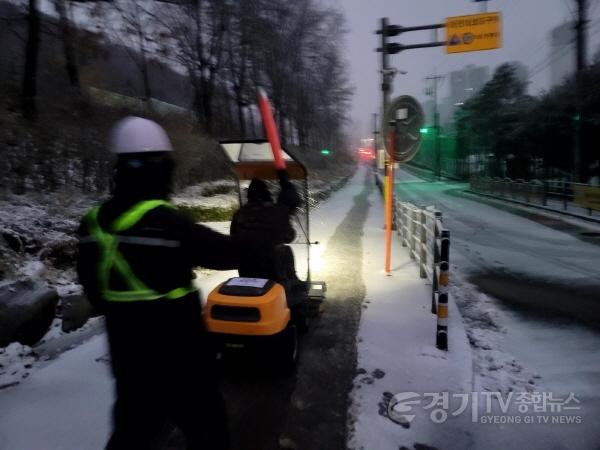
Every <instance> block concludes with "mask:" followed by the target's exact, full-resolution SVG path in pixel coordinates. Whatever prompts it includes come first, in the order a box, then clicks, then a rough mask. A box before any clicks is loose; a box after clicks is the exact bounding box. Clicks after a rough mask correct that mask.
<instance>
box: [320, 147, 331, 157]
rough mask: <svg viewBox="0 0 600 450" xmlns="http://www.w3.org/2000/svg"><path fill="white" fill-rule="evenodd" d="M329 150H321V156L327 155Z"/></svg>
mask: <svg viewBox="0 0 600 450" xmlns="http://www.w3.org/2000/svg"><path fill="white" fill-rule="evenodd" d="M329 153H330V152H329V149H328V148H324V149H323V150H321V155H329Z"/></svg>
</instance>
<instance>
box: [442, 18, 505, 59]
mask: <svg viewBox="0 0 600 450" xmlns="http://www.w3.org/2000/svg"><path fill="white" fill-rule="evenodd" d="M501 31H502V26H501V16H500V13H499V12H490V13H483V14H471V15H469V16H455V17H448V18H446V51H447V52H448V53H461V52H474V51H477V50H492V49H494V48H500V47H502V40H501V38H502V36H501Z"/></svg>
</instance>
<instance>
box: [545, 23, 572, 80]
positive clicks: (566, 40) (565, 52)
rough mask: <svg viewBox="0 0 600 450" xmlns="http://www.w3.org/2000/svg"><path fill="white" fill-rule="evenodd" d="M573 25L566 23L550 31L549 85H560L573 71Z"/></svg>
mask: <svg viewBox="0 0 600 450" xmlns="http://www.w3.org/2000/svg"><path fill="white" fill-rule="evenodd" d="M574 27H575V25H574V23H573V22H567V23H564V24H562V25H559V26H557V27H556V28H553V29H552V31H550V84H551V86H556V85H558V84H561V83H562V82H563V81H564V79H565V78H567V77H568V76H569V75H571V74H572V73H573V71H574V69H575V45H573V43H574V41H575V28H574Z"/></svg>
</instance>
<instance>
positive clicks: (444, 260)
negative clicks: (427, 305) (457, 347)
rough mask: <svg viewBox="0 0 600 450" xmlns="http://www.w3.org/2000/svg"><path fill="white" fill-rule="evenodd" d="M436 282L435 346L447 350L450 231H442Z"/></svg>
mask: <svg viewBox="0 0 600 450" xmlns="http://www.w3.org/2000/svg"><path fill="white" fill-rule="evenodd" d="M440 241H441V249H440V266H439V267H440V272H439V280H438V302H437V332H436V340H435V345H436V347H437V348H439V349H440V350H448V279H449V272H450V231H449V230H442V236H441V239H440Z"/></svg>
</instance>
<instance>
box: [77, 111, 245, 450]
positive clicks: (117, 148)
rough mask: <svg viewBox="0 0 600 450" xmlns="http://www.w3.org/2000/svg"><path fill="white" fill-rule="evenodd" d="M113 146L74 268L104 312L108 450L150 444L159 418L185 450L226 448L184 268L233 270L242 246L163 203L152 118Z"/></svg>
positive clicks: (219, 403)
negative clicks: (110, 171) (112, 167)
mask: <svg viewBox="0 0 600 450" xmlns="http://www.w3.org/2000/svg"><path fill="white" fill-rule="evenodd" d="M111 147H112V151H113V152H114V153H115V154H116V156H117V162H116V171H115V180H114V181H115V184H114V192H113V195H112V197H111V198H110V199H109V200H108V201H107V202H105V203H103V204H102V205H100V206H98V207H96V208H93V209H92V210H90V211H89V212H88V213H87V214H86V216H85V217H84V219H83V220H82V222H81V226H80V228H79V237H80V245H79V256H78V264H77V272H78V275H79V279H80V281H81V284H82V285H83V287H84V290H85V293H86V294H87V296H88V298H89V299H90V301H91V302H92V303H93V304H94V305H95V306H96V308H98V309H99V310H100V311H102V312H103V313H104V314H105V316H106V329H107V333H108V340H109V345H110V352H111V360H112V370H113V373H114V376H115V380H116V397H117V398H116V402H115V405H114V411H113V422H114V430H113V434H112V436H111V438H110V440H109V442H108V444H107V449H110V450H114V449H127V450H135V449H140V450H141V449H144V450H146V449H151V448H154V447H153V445H155V442H156V440H157V439H158V438H159V433H160V431H161V430H163V429H164V424H165V423H166V421H167V420H168V421H169V422H170V423H175V424H176V425H177V426H178V427H179V428H180V429H181V431H182V432H183V434H184V435H185V437H186V441H187V448H188V449H199V448H203V449H209V448H210V449H213V450H216V449H226V448H228V434H227V426H226V416H225V409H224V405H223V399H222V397H221V394H220V391H219V388H218V379H217V376H216V370H215V362H216V361H215V355H214V354H213V353H212V352H211V350H210V346H209V345H208V342H207V336H206V334H205V331H204V327H203V323H202V318H201V303H200V298H199V294H198V292H197V291H196V289H195V288H194V287H193V285H192V278H193V272H192V269H193V267H195V266H203V267H208V268H214V269H235V268H238V266H239V261H240V258H241V255H240V252H241V249H242V248H243V247H244V246H243V245H241V244H240V243H239V242H236V241H234V239H235V238H231V237H229V236H225V235H222V234H220V233H217V232H215V231H212V230H210V229H208V228H206V227H204V226H201V225H197V224H195V223H194V222H193V221H192V220H191V219H190V218H188V217H186V216H185V215H183V214H181V213H180V212H178V211H177V210H176V209H174V208H173V206H172V205H171V204H170V203H169V202H168V196H169V193H170V192H171V186H172V180H173V169H174V162H173V158H172V151H173V149H172V146H171V143H170V141H169V138H168V137H167V134H166V133H165V131H164V130H163V129H162V128H161V127H160V126H159V125H158V124H156V123H155V122H152V121H150V120H146V119H142V118H139V117H128V118H126V119H123V120H121V121H120V122H119V123H118V124H117V125H116V126H115V128H114V130H113V133H112V136H111Z"/></svg>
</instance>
